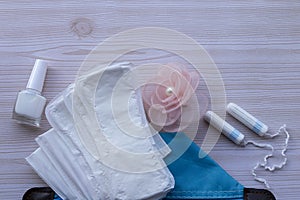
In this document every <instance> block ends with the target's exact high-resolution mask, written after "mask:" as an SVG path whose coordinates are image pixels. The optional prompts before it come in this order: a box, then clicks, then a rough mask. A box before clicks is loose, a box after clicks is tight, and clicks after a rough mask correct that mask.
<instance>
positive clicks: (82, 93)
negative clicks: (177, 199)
mask: <svg viewBox="0 0 300 200" xmlns="http://www.w3.org/2000/svg"><path fill="white" fill-rule="evenodd" d="M46 115H47V119H48V120H49V123H50V124H51V125H52V127H53V129H51V130H49V131H48V132H46V133H44V134H43V135H41V136H39V137H38V138H37V139H36V140H37V142H38V144H39V146H40V148H39V149H38V150H36V151H35V152H34V153H33V154H32V155H30V156H29V157H28V158H27V161H28V162H29V164H30V165H31V166H32V167H33V168H34V169H35V171H36V172H37V173H38V174H39V175H40V176H41V177H42V178H43V179H44V180H45V182H46V183H48V184H49V186H50V187H51V188H53V189H54V190H55V191H56V193H57V194H58V195H60V196H61V197H62V198H63V199H76V198H77V199H161V198H163V197H165V196H166V194H167V193H168V192H169V191H170V190H171V189H172V188H173V187H174V178H173V176H172V174H171V173H170V172H169V170H168V168H167V167H166V164H165V163H164V161H163V158H164V157H165V156H166V155H167V154H168V153H169V152H170V149H169V148H168V146H167V145H166V144H165V143H164V141H163V140H162V139H161V137H160V136H159V135H158V134H157V132H155V131H153V130H152V129H151V128H150V127H149V126H148V123H147V120H146V117H145V114H144V110H143V105H142V100H141V96H140V91H139V90H138V89H137V88H135V82H134V75H133V74H132V73H131V70H130V66H129V65H128V64H116V65H112V66H109V67H108V68H99V69H96V70H93V71H92V72H90V73H87V74H85V75H83V76H81V77H79V78H78V80H77V81H76V82H75V85H71V86H69V87H68V88H67V89H66V90H65V91H64V92H63V93H61V94H60V95H59V96H58V97H56V98H55V99H54V100H53V101H52V102H50V104H49V105H48V106H47V109H46ZM41 161H42V162H43V163H41ZM46 166H47V168H46Z"/></svg>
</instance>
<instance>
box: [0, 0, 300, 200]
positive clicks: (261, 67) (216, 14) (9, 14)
mask: <svg viewBox="0 0 300 200" xmlns="http://www.w3.org/2000/svg"><path fill="white" fill-rule="evenodd" d="M143 26H158V27H166V28H171V29H174V30H177V31H180V32H182V33H185V34H187V35H189V36H190V37H192V38H194V39H195V40H196V41H197V42H199V43H200V44H202V45H203V46H204V47H205V48H206V50H207V51H208V52H209V54H210V55H211V57H212V58H213V59H214V61H215V63H216V64H217V66H218V68H219V70H220V72H221V73H222V76H223V79H224V83H225V87H226V93H227V100H228V101H232V102H235V103H237V104H239V105H241V106H242V107H244V108H246V109H247V110H248V111H250V112H251V113H253V114H255V115H256V116H257V117H258V118H260V119H262V121H264V122H265V123H266V124H268V125H269V126H270V127H271V129H272V130H274V131H275V130H276V129H277V128H279V126H281V125H282V124H283V123H286V124H287V126H288V129H289V132H290V134H291V140H290V147H289V150H288V152H287V155H288V159H289V162H288V164H287V166H285V167H284V169H283V170H280V171H276V172H274V173H267V172H263V171H262V172H261V174H262V175H264V176H267V178H268V180H269V181H270V184H271V186H272V191H273V192H274V193H275V194H276V197H277V199H279V200H280V199H282V200H283V199H289V200H293V199H295V200H296V199H299V194H298V191H299V187H300V169H299V166H300V153H299V151H300V147H299V146H300V134H299V122H300V117H299V113H300V66H299V65H300V2H299V1H297V0H294V1H288V2H286V1H281V0H274V1H271V0H267V1H263V0H256V1H221V0H213V1H208V0H207V1H158V0H153V1H139V2H130V1H94V0H92V1H87V2H85V3H80V2H79V1H77V2H74V1H69V0H66V1H57V0H56V1H40V0H31V1H26V0H21V1H19V0H18V1H16V0H11V1H0V27H1V28H0V107H1V109H0V135H1V139H0V162H1V165H0V199H20V198H21V197H22V195H23V193H24V192H25V190H27V189H28V188H30V187H34V186H42V185H44V183H43V181H42V180H41V179H40V178H39V177H38V176H37V175H36V174H35V173H34V171H33V170H32V169H31V167H30V166H29V165H28V164H27V163H26V161H25V160H24V158H25V157H26V156H28V155H29V154H30V153H31V152H33V151H34V150H35V149H36V148H37V144H36V143H35V141H34V138H35V137H36V136H38V135H39V134H41V133H43V132H45V131H46V130H48V129H49V128H50V126H49V124H48V123H47V121H46V119H45V117H43V121H42V128H41V129H28V128H24V127H22V126H19V125H18V124H16V123H15V122H14V121H12V120H11V113H12V109H13V104H14V101H15V97H16V94H17V92H18V90H20V89H23V88H24V86H25V85H26V81H27V79H28V76H29V73H30V71H31V69H32V65H33V63H34V59H36V58H41V59H45V60H47V61H48V62H49V71H48V74H47V79H46V83H45V87H44V96H46V97H47V99H48V100H51V99H52V98H53V97H54V96H55V95H57V94H58V93H59V92H60V91H61V90H63V88H65V87H66V86H67V85H68V84H69V83H71V82H73V80H74V78H75V77H76V73H77V70H78V68H79V66H80V64H81V63H82V61H83V59H84V58H85V56H86V55H87V54H88V53H89V52H90V50H92V49H93V48H94V47H95V46H96V45H97V44H98V43H100V42H101V41H103V40H104V39H105V38H107V37H109V36H111V35H113V34H116V33H118V32H120V31H124V30H127V29H130V28H136V27H143ZM174 42H179V41H174ZM183 45H184V44H183ZM127 59H130V61H131V62H133V63H143V62H149V61H151V62H152V61H170V60H171V61H172V60H173V59H176V58H175V57H174V55H172V54H168V53H166V52H165V53H161V52H156V53H155V52H154V53H152V54H149V53H147V52H143V51H141V52H133V53H132V54H130V55H129V57H127ZM228 121H229V122H231V123H232V124H233V125H235V126H236V127H238V128H239V129H240V130H241V131H243V132H244V133H245V135H247V137H248V138H252V137H253V138H255V139H257V140H259V138H257V137H255V136H254V134H252V133H251V132H250V131H249V130H247V129H246V128H244V127H243V126H241V125H240V124H239V123H237V122H236V121H235V120H233V119H232V118H230V117H228ZM201 126H202V127H201V128H200V131H199V134H200V135H201V133H200V132H201V131H203V130H205V129H206V128H207V125H206V124H205V123H201ZM281 139H282V138H281ZM197 142H199V143H200V142H201V136H199V138H197ZM272 142H274V144H277V143H280V140H277V141H272ZM264 153H266V151H264V150H258V149H257V148H253V147H247V148H240V147H237V146H235V145H234V144H232V143H230V142H229V141H228V140H227V139H225V138H223V137H222V138H221V139H220V140H219V142H218V144H217V145H216V146H215V148H214V149H213V151H212V152H211V153H210V155H211V156H212V157H213V158H214V159H215V160H216V161H217V162H218V163H219V164H220V165H221V166H222V167H224V169H226V170H227V171H228V172H229V174H231V175H232V176H233V177H234V178H236V179H237V180H238V181H240V182H241V183H242V184H243V185H245V186H246V187H258V188H261V187H263V186H262V185H261V184H259V183H257V182H255V181H253V178H252V176H251V174H250V170H251V168H252V167H253V166H254V165H255V163H256V162H257V160H258V159H260V158H261V156H263V154H264Z"/></svg>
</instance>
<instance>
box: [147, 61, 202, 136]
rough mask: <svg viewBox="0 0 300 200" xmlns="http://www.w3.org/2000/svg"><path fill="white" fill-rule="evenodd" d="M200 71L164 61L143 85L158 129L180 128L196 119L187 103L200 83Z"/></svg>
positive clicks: (148, 115)
mask: <svg viewBox="0 0 300 200" xmlns="http://www.w3.org/2000/svg"><path fill="white" fill-rule="evenodd" d="M199 79H200V78H199V75H198V73H196V72H190V71H189V70H188V69H187V68H185V67H183V66H179V65H175V64H167V65H164V66H163V67H162V68H161V69H160V70H159V71H158V72H157V76H156V77H155V78H154V79H153V80H150V81H148V82H147V84H145V85H144V87H143V88H142V96H143V103H144V108H145V111H146V114H147V118H148V120H149V122H150V123H151V124H152V125H154V126H155V128H156V130H157V129H159V131H161V130H162V131H166V132H177V131H181V130H182V129H184V128H186V127H187V126H188V125H189V124H190V122H191V121H192V120H193V114H192V112H193V109H192V107H191V106H188V104H189V103H190V102H191V101H190V100H191V97H192V95H193V94H194V93H195V90H196V88H197V86H198V84H199Z"/></svg>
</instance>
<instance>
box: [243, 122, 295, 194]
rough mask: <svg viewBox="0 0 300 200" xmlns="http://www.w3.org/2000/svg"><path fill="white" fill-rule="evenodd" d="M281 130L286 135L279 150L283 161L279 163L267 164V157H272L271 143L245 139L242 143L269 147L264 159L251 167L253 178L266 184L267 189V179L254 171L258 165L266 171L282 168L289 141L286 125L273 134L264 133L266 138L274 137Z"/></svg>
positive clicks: (285, 161)
mask: <svg viewBox="0 0 300 200" xmlns="http://www.w3.org/2000/svg"><path fill="white" fill-rule="evenodd" d="M282 131H283V132H284V133H285V135H286V139H285V146H284V148H283V149H282V151H281V155H282V156H283V158H284V160H283V162H281V163H280V164H277V165H276V164H274V165H272V166H267V164H268V159H269V158H271V157H273V153H274V147H273V146H272V145H271V144H264V143H262V144H261V143H257V142H255V141H252V140H249V141H246V142H245V143H244V146H246V145H248V144H252V145H253V146H256V147H259V148H269V149H271V153H269V154H267V155H266V156H265V157H264V161H263V162H262V163H261V162H258V163H257V164H256V166H255V167H254V168H253V169H252V175H253V177H254V179H255V180H256V181H258V182H260V183H263V184H264V185H265V186H266V188H268V189H269V188H270V185H269V184H268V181H267V180H266V179H264V178H260V177H258V176H257V174H256V172H255V171H256V170H257V169H258V168H259V167H263V168H264V169H265V170H268V171H271V172H272V171H275V170H276V169H282V168H283V167H284V166H285V165H286V163H287V160H288V159H287V157H286V154H285V153H286V151H287V148H288V143H289V139H290V135H289V133H288V131H287V130H286V125H285V124H284V125H283V126H281V127H280V128H279V130H278V131H277V132H276V133H275V134H273V135H271V134H268V133H267V134H266V138H274V137H276V136H278V135H280V134H281V133H282Z"/></svg>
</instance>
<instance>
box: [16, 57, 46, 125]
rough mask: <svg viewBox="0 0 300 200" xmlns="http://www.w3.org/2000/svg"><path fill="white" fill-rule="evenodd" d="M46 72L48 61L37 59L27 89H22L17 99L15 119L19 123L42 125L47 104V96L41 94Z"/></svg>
mask: <svg viewBox="0 0 300 200" xmlns="http://www.w3.org/2000/svg"><path fill="white" fill-rule="evenodd" d="M46 72H47V64H46V62H45V61H43V60H39V59H37V60H36V61H35V64H34V67H33V69H32V72H31V75H30V78H29V80H28V83H27V86H26V89H25V90H21V91H20V92H19V93H18V96H17V99H16V103H15V107H14V111H13V119H16V120H17V121H18V122H19V123H21V124H27V125H31V126H35V127H40V121H41V115H42V113H43V111H44V108H45V105H46V98H45V97H43V96H42V95H41V92H42V89H43V85H44V80H45V76H46Z"/></svg>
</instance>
